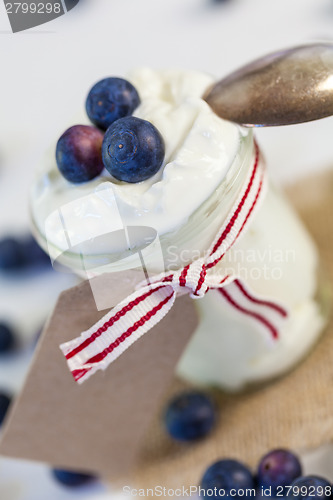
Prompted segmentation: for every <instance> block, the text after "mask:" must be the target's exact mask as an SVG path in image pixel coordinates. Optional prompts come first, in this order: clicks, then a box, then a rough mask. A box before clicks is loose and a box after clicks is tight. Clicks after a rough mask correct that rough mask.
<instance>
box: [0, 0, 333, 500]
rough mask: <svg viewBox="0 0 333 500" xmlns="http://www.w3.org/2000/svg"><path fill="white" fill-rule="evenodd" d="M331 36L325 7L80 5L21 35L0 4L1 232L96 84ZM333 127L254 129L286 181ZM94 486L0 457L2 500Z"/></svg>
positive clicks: (252, 1)
mask: <svg viewBox="0 0 333 500" xmlns="http://www.w3.org/2000/svg"><path fill="white" fill-rule="evenodd" d="M329 39H333V0H292V2H291V1H290V0H278V1H276V0H275V1H273V0H224V1H223V0H220V1H218V0H216V1H214V0H81V3H80V4H79V6H78V7H76V8H75V9H73V10H72V11H71V12H70V13H68V14H67V15H65V16H63V17H61V18H59V19H57V20H55V21H53V22H51V23H48V24H45V25H43V26H40V27H38V28H35V29H32V30H29V31H26V32H22V33H17V34H12V33H11V31H10V26H9V22H8V19H7V17H6V13H5V9H4V5H3V3H2V2H0V58H1V59H0V68H1V72H0V236H1V235H4V234H7V233H8V232H17V231H23V230H25V228H26V227H27V225H28V221H29V215H28V208H27V204H28V201H27V200H28V190H29V185H30V184H31V182H32V178H33V171H34V166H35V165H36V164H37V163H38V161H39V159H40V157H41V156H42V155H43V152H44V150H45V149H46V148H47V147H48V146H49V145H50V144H51V143H55V141H56V139H57V137H58V136H59V135H60V134H61V133H62V132H63V130H64V129H65V128H66V127H67V125H68V124H69V122H70V119H71V116H74V115H75V114H76V113H77V110H78V109H79V108H80V107H82V106H83V105H84V100H85V96H86V93H87V91H88V89H89V88H90V87H91V85H92V84H93V83H94V82H95V81H97V80H99V79H100V78H102V77H105V76H113V75H116V76H124V75H126V73H127V72H128V70H130V69H132V68H133V67H139V66H152V67H160V68H163V67H179V68H192V69H198V70H203V71H207V72H210V73H212V74H214V75H215V76H216V77H217V78H218V77H222V76H224V75H226V74H227V73H228V72H230V71H231V70H233V69H236V68H237V67H239V66H240V65H242V64H243V63H246V62H249V61H250V60H251V59H253V58H256V57H259V56H261V55H263V54H265V53H267V52H270V51H273V50H277V49H280V48H284V47H287V46H292V45H298V44H301V43H304V42H313V41H320V40H329ZM332 125H333V118H327V119H324V120H321V121H319V122H315V123H311V124H304V125H299V126H292V127H281V128H272V129H260V130H258V131H257V137H258V139H259V143H260V144H261V146H262V149H263V151H264V153H265V155H266V158H267V161H268V164H269V167H270V169H271V174H272V175H273V176H274V177H275V178H276V179H278V180H279V181H282V182H290V181H293V180H295V179H296V178H298V177H300V176H302V175H306V174H307V173H309V172H313V171H319V170H320V169H326V168H330V167H331V166H333V134H332V131H333V127H332ZM0 279H1V278H0ZM38 284H39V283H38V282H34V283H33V284H32V285H28V284H27V283H25V284H24V286H26V287H28V288H29V287H30V286H33V287H34V288H36V287H37V286H38ZM18 285H19V284H18ZM22 286H23V285H22ZM56 286H57V287H59V286H60V287H61V286H64V283H63V282H62V283H60V284H59V283H57V285H56ZM9 288H12V290H11V293H12V294H14V293H16V292H15V290H14V288H15V287H13V285H10V286H9V284H8V283H4V282H3V283H2V288H1V286H0V311H1V309H3V308H4V305H2V308H1V300H2V301H3V303H2V304H4V301H5V300H7V301H8V290H9ZM29 289H30V288H29ZM1 290H2V293H1ZM22 290H23V291H24V288H23V287H21V288H20V291H19V290H18V291H17V293H23V292H22ZM50 300H51V301H52V298H51V299H50ZM49 305H50V302H48V306H49ZM6 307H7V305H6ZM43 307H45V304H43ZM29 308H30V305H29ZM26 358H27V356H25V358H24V361H25V363H23V362H22V366H23V367H24V368H25V366H26V364H27V362H26ZM7 365H8V363H7V364H6V366H5V369H6V370H7V372H6V373H10V377H9V376H7V378H6V375H4V367H2V368H3V369H2V371H1V370H0V384H1V383H3V381H4V380H7V379H8V380H9V379H10V381H11V384H12V386H13V387H17V386H18V385H19V381H18V382H16V380H14V379H15V377H14V376H13V372H15V371H16V369H17V370H18V369H19V368H18V365H17V364H16V365H15V364H14V365H12V368H10V367H9V365H8V366H7ZM13 366H14V369H13ZM0 368H1V367H0ZM19 371H20V372H22V371H24V369H23V368H22V369H20V370H19ZM1 376H2V377H3V378H2V379H1ZM21 376H22V375H21ZM315 462H316V461H315ZM316 463H317V465H313V462H312V460H310V465H309V468H310V470H311V471H312V472H314V467H317V468H319V469H321V467H322V465H321V464H319V465H318V462H316ZM324 463H325V464H326V468H327V470H326V471H325V473H326V474H331V479H332V472H333V470H332V471H330V470H329V469H330V462H329V461H328V460H326V458H325V459H324ZM207 465H208V464H203V470H204V469H205V467H206V466H207ZM321 470H322V469H321ZM198 479H199V478H198ZM101 489H102V487H97V489H96V488H93V490H89V489H88V490H86V493H83V492H80V493H78V494H70V493H67V492H66V491H65V490H63V489H59V488H58V487H57V486H56V485H55V484H54V483H53V482H52V480H50V479H49V477H48V472H47V469H45V468H44V467H36V466H35V465H26V464H24V463H19V462H11V461H4V460H2V461H0V498H1V500H12V499H13V500H14V499H15V500H32V499H34V500H42V499H43V500H53V499H57V500H62V499H63V500H66V499H69V498H88V497H89V499H92V498H95V495H97V497H98V498H102V496H99V493H100V490H101ZM101 495H102V493H101ZM103 498H104V497H103ZM113 498H114V497H113Z"/></svg>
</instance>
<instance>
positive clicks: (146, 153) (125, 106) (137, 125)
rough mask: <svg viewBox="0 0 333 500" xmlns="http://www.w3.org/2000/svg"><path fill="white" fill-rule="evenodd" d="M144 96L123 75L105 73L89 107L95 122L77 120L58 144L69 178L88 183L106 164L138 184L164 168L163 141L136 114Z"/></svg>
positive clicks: (120, 176) (91, 94)
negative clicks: (141, 96)
mask: <svg viewBox="0 0 333 500" xmlns="http://www.w3.org/2000/svg"><path fill="white" fill-rule="evenodd" d="M139 104H140V97H139V94H138V92H137V91H136V89H135V88H134V87H133V85H132V84H131V83H130V82H128V81H127V80H124V79H122V78H105V79H104V80H101V81H99V82H97V83H96V84H95V85H94V86H93V87H92V89H91V90H90V92H89V94H88V97H87V100H86V111H87V115H88V117H89V119H90V120H91V122H92V123H93V124H94V126H86V125H74V126H73V127H71V128H69V129H68V130H66V131H65V132H64V134H63V135H62V136H61V137H60V139H59V140H58V143H57V147H56V161H57V165H58V168H59V170H60V172H61V173H62V175H63V176H64V177H65V179H67V180H68V181H69V182H72V183H82V182H87V181H90V180H92V179H94V178H95V177H97V176H98V175H100V174H101V172H102V171H103V169H104V167H105V168H106V169H107V170H108V172H109V173H110V174H111V175H112V177H113V178H114V179H117V180H118V181H122V182H130V183H136V182H141V181H144V180H146V179H148V178H150V177H152V176H153V175H154V174H156V173H157V172H158V170H159V169H160V168H161V166H162V163H163V160H164V156H165V145H164V141H163V138H162V136H161V134H160V132H159V131H158V130H157V128H156V127H155V126H154V125H153V124H152V123H150V122H148V121H146V120H142V119H140V118H135V117H133V116H131V115H132V113H133V111H134V110H135V109H136V108H137V107H138V106H139Z"/></svg>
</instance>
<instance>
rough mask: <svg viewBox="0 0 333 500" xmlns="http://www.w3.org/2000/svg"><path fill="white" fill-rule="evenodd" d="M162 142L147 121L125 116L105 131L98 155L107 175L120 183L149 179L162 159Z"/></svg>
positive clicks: (160, 137)
mask: <svg viewBox="0 0 333 500" xmlns="http://www.w3.org/2000/svg"><path fill="white" fill-rule="evenodd" d="M164 155H165V146H164V140H163V138H162V136H161V134H160V133H159V131H158V130H157V128H156V127H155V126H154V125H153V124H152V123H150V122H148V121H146V120H142V119H141V118H136V117H133V116H129V117H127V118H120V120H117V121H116V122H115V123H113V124H112V125H111V126H110V127H109V128H108V129H107V131H106V132H105V136H104V141H103V146H102V156H103V162H104V166H105V168H106V169H107V170H108V171H109V172H110V174H111V175H112V176H113V177H115V178H116V179H118V180H119V181H124V182H131V183H134V182H141V181H144V180H146V179H149V177H152V176H153V175H154V174H156V172H158V170H159V169H160V168H161V165H162V163H163V160H164Z"/></svg>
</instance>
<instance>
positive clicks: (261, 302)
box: [219, 278, 289, 341]
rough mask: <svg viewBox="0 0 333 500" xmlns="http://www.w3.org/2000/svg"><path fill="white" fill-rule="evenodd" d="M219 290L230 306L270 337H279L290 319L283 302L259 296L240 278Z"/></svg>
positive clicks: (273, 338) (274, 338) (275, 338)
mask: <svg viewBox="0 0 333 500" xmlns="http://www.w3.org/2000/svg"><path fill="white" fill-rule="evenodd" d="M219 292H220V294H221V296H222V297H223V298H224V300H225V301H226V302H227V304H228V305H229V306H230V307H232V308H233V309H235V310H236V311H237V312H238V313H239V314H241V315H243V316H245V317H247V318H248V319H249V320H251V321H253V322H254V323H255V324H256V325H257V327H259V328H260V329H261V330H262V331H263V332H264V333H265V334H269V338H270V339H272V340H274V341H276V340H278V339H279V337H280V335H281V330H282V329H283V328H285V325H286V322H287V321H288V319H289V311H288V309H287V308H286V307H285V306H284V305H283V304H280V303H279V302H278V301H276V300H269V299H267V298H263V297H259V296H257V295H256V294H254V293H253V292H251V291H250V290H249V288H248V287H247V286H246V285H245V283H243V281H242V280H240V279H238V278H237V279H234V280H233V281H232V282H231V283H227V284H226V285H224V284H223V285H222V286H221V287H219Z"/></svg>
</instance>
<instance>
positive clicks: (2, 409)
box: [0, 392, 11, 425]
mask: <svg viewBox="0 0 333 500" xmlns="http://www.w3.org/2000/svg"><path fill="white" fill-rule="evenodd" d="M10 403H11V397H10V396H9V395H8V394H5V393H3V392H0V425H2V423H3V421H4V419H5V416H6V414H7V411H8V408H9V406H10Z"/></svg>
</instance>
